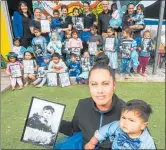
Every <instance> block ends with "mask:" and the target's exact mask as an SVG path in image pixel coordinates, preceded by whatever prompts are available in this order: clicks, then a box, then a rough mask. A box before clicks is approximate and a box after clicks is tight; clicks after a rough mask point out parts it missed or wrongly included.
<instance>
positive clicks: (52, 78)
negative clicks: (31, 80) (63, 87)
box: [47, 72, 58, 86]
mask: <svg viewBox="0 0 166 150" xmlns="http://www.w3.org/2000/svg"><path fill="white" fill-rule="evenodd" d="M57 77H58V76H57V73H55V72H47V85H48V86H57V85H58V79H57Z"/></svg>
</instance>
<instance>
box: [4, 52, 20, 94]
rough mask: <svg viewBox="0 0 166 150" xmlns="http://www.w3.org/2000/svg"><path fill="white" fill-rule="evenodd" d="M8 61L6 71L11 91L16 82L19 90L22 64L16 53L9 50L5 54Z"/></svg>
mask: <svg viewBox="0 0 166 150" xmlns="http://www.w3.org/2000/svg"><path fill="white" fill-rule="evenodd" d="M6 56H7V58H8V61H9V63H8V64H7V68H6V73H7V74H8V75H9V76H10V82H11V86H12V91H14V90H15V87H16V84H17V83H18V85H19V88H18V89H19V90H21V89H23V82H22V73H21V70H22V69H23V65H22V64H21V63H20V62H19V61H18V58H17V56H18V55H17V54H16V53H14V52H9V53H8V54H7V55H6Z"/></svg>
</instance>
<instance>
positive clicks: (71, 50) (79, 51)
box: [70, 47, 81, 61]
mask: <svg viewBox="0 0 166 150" xmlns="http://www.w3.org/2000/svg"><path fill="white" fill-rule="evenodd" d="M70 53H73V54H75V55H76V59H77V60H78V61H79V60H80V54H81V49H80V47H73V48H70Z"/></svg>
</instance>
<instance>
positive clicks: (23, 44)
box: [21, 38, 32, 48]
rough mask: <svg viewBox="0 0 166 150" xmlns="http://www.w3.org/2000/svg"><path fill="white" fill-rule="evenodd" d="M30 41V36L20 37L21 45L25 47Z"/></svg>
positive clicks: (29, 44)
mask: <svg viewBox="0 0 166 150" xmlns="http://www.w3.org/2000/svg"><path fill="white" fill-rule="evenodd" d="M31 43H32V38H21V46H24V47H25V48H27V47H28V46H31V45H32V44H31Z"/></svg>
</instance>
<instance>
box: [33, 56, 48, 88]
mask: <svg viewBox="0 0 166 150" xmlns="http://www.w3.org/2000/svg"><path fill="white" fill-rule="evenodd" d="M42 58H43V60H44V62H42V63H41V67H39V68H38V78H37V80H35V81H34V82H33V83H32V85H34V86H36V87H39V88H40V87H42V86H43V85H44V84H45V83H46V74H47V70H48V65H49V63H50V58H51V57H50V55H49V54H46V55H45V56H43V57H42ZM37 84H38V85H37Z"/></svg>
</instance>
